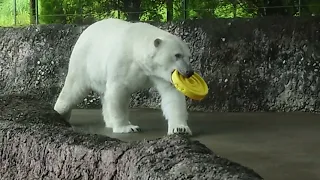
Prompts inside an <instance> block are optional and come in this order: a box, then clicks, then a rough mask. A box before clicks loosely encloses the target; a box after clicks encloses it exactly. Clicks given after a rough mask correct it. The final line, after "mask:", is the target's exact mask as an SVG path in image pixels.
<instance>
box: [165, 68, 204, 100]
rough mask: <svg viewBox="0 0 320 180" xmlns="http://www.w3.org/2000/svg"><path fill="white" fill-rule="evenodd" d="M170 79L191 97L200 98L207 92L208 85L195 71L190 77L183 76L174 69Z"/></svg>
mask: <svg viewBox="0 0 320 180" xmlns="http://www.w3.org/2000/svg"><path fill="white" fill-rule="evenodd" d="M171 79H172V82H173V84H174V86H175V87H176V88H177V89H178V90H179V91H180V92H182V93H183V94H184V95H185V96H187V97H189V98H191V99H194V100H202V99H203V98H204V97H205V96H206V95H207V94H208V91H209V89H208V85H207V84H206V82H205V81H204V80H203V79H202V78H201V77H200V75H199V74H197V73H194V74H193V75H192V76H191V77H190V78H185V77H183V76H182V75H181V74H180V73H179V72H178V71H177V70H175V71H174V72H173V73H172V75H171Z"/></svg>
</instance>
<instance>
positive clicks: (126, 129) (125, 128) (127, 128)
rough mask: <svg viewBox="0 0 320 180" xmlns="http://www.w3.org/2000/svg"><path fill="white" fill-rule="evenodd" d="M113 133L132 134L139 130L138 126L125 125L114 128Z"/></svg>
mask: <svg viewBox="0 0 320 180" xmlns="http://www.w3.org/2000/svg"><path fill="white" fill-rule="evenodd" d="M112 130H113V133H133V132H141V129H140V127H139V126H135V125H126V126H120V127H114V128H113V129H112Z"/></svg>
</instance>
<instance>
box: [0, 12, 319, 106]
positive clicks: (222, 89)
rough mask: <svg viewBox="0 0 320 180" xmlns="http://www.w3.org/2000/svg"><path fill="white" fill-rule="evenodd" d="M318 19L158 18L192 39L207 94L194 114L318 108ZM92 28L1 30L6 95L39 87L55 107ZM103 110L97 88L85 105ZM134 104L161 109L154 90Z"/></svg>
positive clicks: (0, 69)
mask: <svg viewBox="0 0 320 180" xmlns="http://www.w3.org/2000/svg"><path fill="white" fill-rule="evenodd" d="M319 22H320V18H319V17H313V18H310V17H308V18H291V17H290V18H289V17H285V18H279V17H274V18H257V19H214V20H194V21H185V22H174V23H166V24H163V23H154V24H155V25H156V26H158V27H160V28H163V29H165V30H168V31H170V32H171V33H173V34H176V35H178V36H180V37H182V38H183V39H184V40H185V41H186V42H187V43H189V45H190V48H191V51H192V54H193V59H194V61H193V66H194V67H195V69H196V70H197V71H198V72H199V73H200V75H202V76H203V77H204V79H205V80H206V81H207V83H208V85H209V88H210V93H209V95H208V97H207V98H206V99H205V100H203V101H201V102H195V101H191V100H188V105H189V108H190V110H195V111H208V112H212V111H220V112H222V111H233V112H247V111H309V112H310V111H311V112H318V111H319V110H320V100H319V99H318V98H317V97H318V95H319V93H320V82H319V77H320V76H319V75H320V72H319V68H320V61H319V60H320V59H319V57H320V47H319V29H320V23H319ZM86 27H87V26H76V25H40V26H30V27H20V28H0V49H1V51H0V89H1V91H0V95H1V94H10V93H13V92H21V91H22V92H24V93H28V92H36V93H37V94H39V96H42V97H43V98H44V99H46V100H47V101H48V102H50V103H51V104H52V105H53V104H54V102H55V100H56V98H57V96H58V93H59V91H60V89H61V87H62V85H63V81H64V78H65V75H66V72H67V65H68V58H69V56H70V53H71V51H72V47H73V45H74V44H75V42H76V40H77V38H78V36H79V35H80V33H81V32H82V31H83V30H84V29H85V28H86ZM79 107H81V108H98V107H100V103H99V97H97V96H96V95H95V94H94V93H92V94H90V95H88V97H87V98H85V99H84V101H83V102H82V103H81V104H80V105H79ZM131 107H150V108H158V107H159V96H158V94H157V93H156V92H155V91H154V90H146V91H141V92H138V93H136V94H134V95H133V96H132V102H131Z"/></svg>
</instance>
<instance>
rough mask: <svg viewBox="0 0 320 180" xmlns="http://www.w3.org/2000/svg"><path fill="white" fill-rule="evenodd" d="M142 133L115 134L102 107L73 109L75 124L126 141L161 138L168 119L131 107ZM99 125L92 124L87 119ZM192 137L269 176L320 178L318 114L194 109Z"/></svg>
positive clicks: (274, 179)
mask: <svg viewBox="0 0 320 180" xmlns="http://www.w3.org/2000/svg"><path fill="white" fill-rule="evenodd" d="M131 121H132V123H133V124H137V125H140V127H141V128H142V130H143V132H141V133H135V134H112V132H111V130H110V129H105V128H104V127H103V124H101V122H102V116H101V111H100V110H74V111H73V113H72V117H71V122H72V123H73V124H77V125H79V128H80V129H82V130H85V131H87V132H89V133H97V134H104V135H107V136H110V137H115V138H118V139H121V140H124V141H132V140H142V139H153V138H158V137H161V136H163V135H165V134H166V131H167V129H166V121H164V119H163V117H162V114H161V112H160V111H158V110H132V112H131ZM87 122H90V123H95V124H94V125H91V126H88V125H85V123H87ZM189 125H190V127H191V129H192V130H193V133H194V137H193V139H197V140H199V141H200V142H202V143H203V144H205V145H206V146H207V147H209V148H210V149H212V151H214V152H215V153H217V154H219V155H221V156H224V157H226V158H228V159H230V160H233V161H236V162H238V163H240V164H242V165H244V166H248V167H250V168H252V169H254V170H255V171H256V172H257V173H259V174H260V175H261V176H262V177H264V178H265V179H268V180H320V115H314V114H307V113H196V112H194V113H190V120H189Z"/></svg>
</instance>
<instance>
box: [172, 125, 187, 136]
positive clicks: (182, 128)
mask: <svg viewBox="0 0 320 180" xmlns="http://www.w3.org/2000/svg"><path fill="white" fill-rule="evenodd" d="M172 134H186V135H192V132H191V130H190V128H189V127H188V126H177V127H174V128H169V130H168V135H172Z"/></svg>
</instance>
